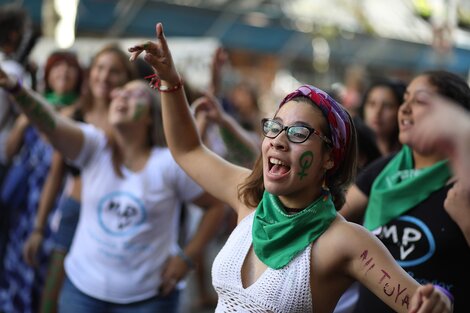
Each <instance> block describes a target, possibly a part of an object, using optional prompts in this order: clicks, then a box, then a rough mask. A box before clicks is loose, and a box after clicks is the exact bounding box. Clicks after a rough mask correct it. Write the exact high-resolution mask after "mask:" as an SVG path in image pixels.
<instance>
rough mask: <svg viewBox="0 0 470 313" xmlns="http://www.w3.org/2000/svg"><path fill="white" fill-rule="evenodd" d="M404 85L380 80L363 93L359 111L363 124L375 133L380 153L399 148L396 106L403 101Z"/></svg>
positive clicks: (383, 153)
mask: <svg viewBox="0 0 470 313" xmlns="http://www.w3.org/2000/svg"><path fill="white" fill-rule="evenodd" d="M405 89H406V85H405V84H404V83H402V82H400V81H392V80H381V81H377V82H375V83H373V84H372V85H371V86H370V87H369V89H367V90H366V92H365V94H364V98H363V99H364V100H363V102H362V106H361V108H360V111H361V112H362V118H363V120H364V122H365V124H366V125H367V126H368V127H370V128H371V129H372V130H373V131H374V134H375V137H376V142H377V146H378V147H379V150H380V152H381V154H382V155H388V154H390V153H393V152H397V151H398V150H400V147H401V144H400V142H399V141H398V121H397V115H398V108H399V107H400V105H401V104H402V103H403V96H404V93H405Z"/></svg>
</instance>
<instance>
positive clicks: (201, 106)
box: [191, 95, 224, 124]
mask: <svg viewBox="0 0 470 313" xmlns="http://www.w3.org/2000/svg"><path fill="white" fill-rule="evenodd" d="M191 106H192V108H193V110H194V114H195V115H196V116H197V115H198V114H199V113H200V112H204V113H205V114H206V116H207V118H208V119H209V120H210V121H211V122H214V123H217V124H220V123H221V122H222V120H223V118H224V116H223V114H224V109H223V108H222V105H221V104H220V102H219V101H218V100H217V98H215V97H214V96H212V95H206V96H203V97H200V98H198V99H196V100H195V101H194V102H193V103H192V105H191Z"/></svg>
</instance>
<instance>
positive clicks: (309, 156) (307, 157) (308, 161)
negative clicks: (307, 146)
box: [297, 151, 313, 180]
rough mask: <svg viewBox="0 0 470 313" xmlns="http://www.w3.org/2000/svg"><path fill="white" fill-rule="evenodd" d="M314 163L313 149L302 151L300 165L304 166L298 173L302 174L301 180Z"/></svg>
mask: <svg viewBox="0 0 470 313" xmlns="http://www.w3.org/2000/svg"><path fill="white" fill-rule="evenodd" d="M312 163H313V153H312V151H305V152H304V153H302V155H301V156H300V159H299V165H300V167H301V168H302V171H300V173H298V174H297V175H299V176H300V180H302V179H303V178H304V177H305V176H307V173H306V170H308V169H309V168H310V166H312Z"/></svg>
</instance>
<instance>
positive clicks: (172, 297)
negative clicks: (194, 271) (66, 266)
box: [59, 277, 180, 313]
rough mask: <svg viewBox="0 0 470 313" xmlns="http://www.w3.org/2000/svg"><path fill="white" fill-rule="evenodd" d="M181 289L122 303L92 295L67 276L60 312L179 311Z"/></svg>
mask: <svg viewBox="0 0 470 313" xmlns="http://www.w3.org/2000/svg"><path fill="white" fill-rule="evenodd" d="M179 294H180V292H179V290H174V291H172V292H171V293H170V294H169V295H168V296H166V297H161V296H155V297H152V298H150V299H146V300H142V301H138V302H133V303H127V304H121V303H112V302H107V301H102V300H98V299H95V298H93V297H90V296H88V295H86V294H84V293H83V292H81V291H80V290H78V288H77V287H75V286H74V285H73V284H72V282H71V281H70V280H69V279H68V278H67V277H66V278H65V281H64V285H63V286H62V291H61V293H60V297H59V312H60V313H84V312H86V313H177V312H178V304H179V301H178V300H179Z"/></svg>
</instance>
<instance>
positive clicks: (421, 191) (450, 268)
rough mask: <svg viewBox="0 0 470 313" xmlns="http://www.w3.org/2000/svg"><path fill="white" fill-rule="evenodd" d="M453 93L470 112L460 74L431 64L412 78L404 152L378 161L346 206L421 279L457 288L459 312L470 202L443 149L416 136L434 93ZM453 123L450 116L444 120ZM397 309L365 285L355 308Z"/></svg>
mask: <svg viewBox="0 0 470 313" xmlns="http://www.w3.org/2000/svg"><path fill="white" fill-rule="evenodd" d="M434 97H446V98H449V99H451V100H452V101H455V102H456V103H459V104H460V106H461V107H462V110H466V111H468V109H469V105H470V88H469V86H468V85H467V83H466V82H465V81H464V80H463V79H462V78H461V77H459V76H457V75H455V74H452V73H449V72H445V71H429V72H425V73H423V74H420V75H418V76H417V77H415V78H414V79H413V80H412V81H411V82H410V84H409V85H408V87H407V89H406V92H405V97H404V102H403V104H402V105H401V106H400V108H399V111H398V125H399V139H400V142H401V143H402V144H403V147H402V149H401V150H400V152H398V154H396V155H389V156H386V157H383V158H381V159H379V160H377V161H375V162H373V163H372V164H371V165H370V166H369V167H367V168H366V169H364V170H363V171H362V172H361V173H360V174H359V176H358V178H357V180H356V183H355V185H353V186H352V187H351V188H349V190H348V193H347V197H346V204H345V205H344V207H343V208H342V209H341V211H340V213H342V214H343V215H344V216H345V217H346V218H347V219H348V220H352V221H359V222H360V221H362V219H364V226H365V227H366V228H367V229H369V230H370V231H371V232H372V233H373V234H375V235H376V236H377V238H378V239H380V240H381V241H382V242H383V243H384V245H385V246H386V247H387V248H388V249H389V251H390V252H391V254H392V256H393V257H394V258H395V260H396V261H397V262H398V263H399V264H400V265H401V266H402V267H403V269H405V270H406V271H407V272H408V273H409V274H410V275H412V276H413V277H414V278H415V279H416V280H417V281H419V282H420V283H423V284H424V283H432V284H435V285H439V286H440V287H441V288H444V289H445V290H447V291H446V292H447V293H451V294H453V297H454V298H455V303H454V312H469V311H470V302H468V301H467V299H466V296H467V295H468V287H467V282H468V281H469V279H470V273H469V272H468V271H467V270H466V267H467V265H468V264H469V263H470V249H469V244H470V241H469V240H468V239H469V238H470V236H469V234H470V227H469V226H468V221H470V210H468V200H467V202H465V201H463V200H462V199H460V201H457V199H453V200H452V201H451V203H450V204H451V205H446V202H448V200H446V199H448V198H449V197H452V198H455V197H456V196H460V197H465V194H464V193H460V194H458V195H455V194H452V192H451V190H452V189H453V186H454V180H453V179H452V173H451V170H450V168H449V162H448V160H447V159H446V158H445V157H444V156H443V155H442V154H440V153H436V152H435V151H420V150H417V149H415V147H414V142H413V141H412V140H411V138H413V136H414V133H415V129H416V128H419V125H420V124H421V122H422V120H423V118H425V117H426V115H427V112H428V111H429V110H430V103H429V100H430V99H432V98H434ZM442 123H445V121H442ZM371 311H373V312H390V309H388V308H387V307H386V305H385V304H384V303H383V302H382V301H381V300H380V299H378V298H377V297H376V296H375V295H373V294H372V293H371V292H370V291H369V290H367V288H365V287H362V286H361V288H360V296H359V301H358V303H357V306H356V310H355V312H371Z"/></svg>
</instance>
